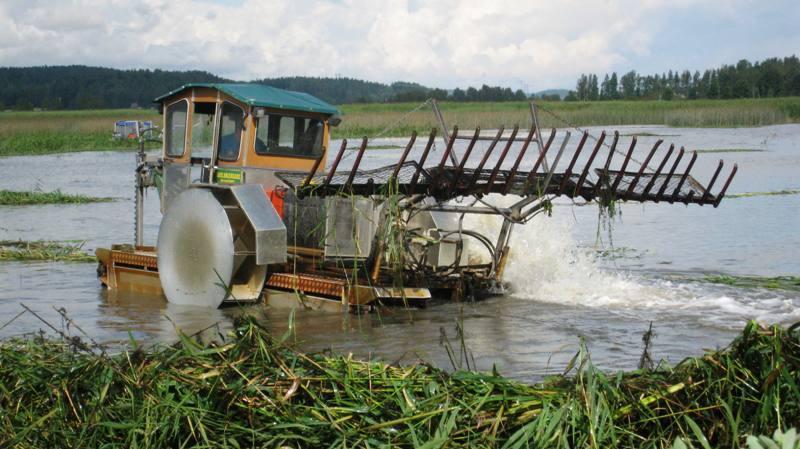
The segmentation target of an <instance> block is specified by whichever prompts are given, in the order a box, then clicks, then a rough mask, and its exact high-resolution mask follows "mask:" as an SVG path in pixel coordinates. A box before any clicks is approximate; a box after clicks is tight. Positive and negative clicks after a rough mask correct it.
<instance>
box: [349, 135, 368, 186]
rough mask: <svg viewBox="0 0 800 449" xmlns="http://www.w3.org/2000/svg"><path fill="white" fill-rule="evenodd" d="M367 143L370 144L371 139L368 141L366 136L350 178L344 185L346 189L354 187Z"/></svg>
mask: <svg viewBox="0 0 800 449" xmlns="http://www.w3.org/2000/svg"><path fill="white" fill-rule="evenodd" d="M367 143H369V139H367V136H364V139H363V140H362V141H361V148H359V149H358V154H356V160H355V162H353V167H352V168H351V169H350V176H348V177H347V182H345V183H344V186H345V187H350V186H352V184H353V179H354V178H355V177H356V171H358V166H359V165H361V158H362V157H363V156H364V151H365V150H366V149H367Z"/></svg>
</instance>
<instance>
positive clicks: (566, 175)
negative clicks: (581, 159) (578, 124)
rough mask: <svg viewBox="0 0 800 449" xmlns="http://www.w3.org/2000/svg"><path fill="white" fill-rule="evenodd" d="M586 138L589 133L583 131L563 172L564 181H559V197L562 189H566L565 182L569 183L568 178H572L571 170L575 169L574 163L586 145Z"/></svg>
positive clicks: (562, 191)
mask: <svg viewBox="0 0 800 449" xmlns="http://www.w3.org/2000/svg"><path fill="white" fill-rule="evenodd" d="M587 138H589V131H584V132H583V136H582V137H581V141H580V143H578V148H576V149H575V154H573V155H572V160H571V161H570V162H569V166H568V167H567V171H565V172H564V179H562V180H561V187H559V189H558V194H559V195H561V194H562V193H564V189H566V188H567V181H569V178H570V176H572V169H573V168H575V162H577V161H578V156H580V154H581V150H582V149H583V145H584V144H586V139H587Z"/></svg>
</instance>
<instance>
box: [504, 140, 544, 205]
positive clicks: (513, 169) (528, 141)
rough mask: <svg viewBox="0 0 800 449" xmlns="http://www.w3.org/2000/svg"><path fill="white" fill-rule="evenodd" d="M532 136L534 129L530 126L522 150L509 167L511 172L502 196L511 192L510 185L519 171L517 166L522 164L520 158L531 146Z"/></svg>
mask: <svg viewBox="0 0 800 449" xmlns="http://www.w3.org/2000/svg"><path fill="white" fill-rule="evenodd" d="M534 134H536V127H535V126H531V130H530V131H529V132H528V137H527V138H526V139H525V142H524V143H523V144H522V148H520V150H519V154H517V160H516V161H514V166H513V167H511V171H510V172H509V173H508V179H506V186H505V188H504V189H503V195H508V191H509V190H511V185H512V184H513V183H514V178H515V177H516V176H517V170H518V169H519V164H520V163H522V158H523V157H525V152H526V151H528V145H530V144H531V141H532V140H533V135H534Z"/></svg>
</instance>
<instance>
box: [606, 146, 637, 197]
mask: <svg viewBox="0 0 800 449" xmlns="http://www.w3.org/2000/svg"><path fill="white" fill-rule="evenodd" d="M635 147H636V136H633V139H631V146H630V148H628V154H626V155H625V160H623V161H622V167H620V169H619V173H617V177H616V179H614V184H613V185H612V186H611V191H612V192H616V191H617V187H618V186H619V183H620V181H622V177H623V176H624V175H625V169H626V168H628V163H629V162H630V161H631V157H633V149H634V148H635Z"/></svg>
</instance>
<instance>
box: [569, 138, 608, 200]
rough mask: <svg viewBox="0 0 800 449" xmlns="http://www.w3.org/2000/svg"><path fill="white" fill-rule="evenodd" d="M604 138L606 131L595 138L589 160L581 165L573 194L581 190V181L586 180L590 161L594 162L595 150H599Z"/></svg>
mask: <svg viewBox="0 0 800 449" xmlns="http://www.w3.org/2000/svg"><path fill="white" fill-rule="evenodd" d="M605 140H606V132H605V131H603V132H601V133H600V138H599V139H597V143H596V144H595V146H594V150H592V154H591V156H589V161H588V162H586V166H584V167H583V171H582V172H581V177H580V178H578V184H576V185H575V195H578V194H579V193H580V191H581V187H582V186H583V182H584V181H586V176H588V175H589V169H590V168H591V166H592V162H594V158H595V157H596V156H597V152H598V151H600V147H601V146H603V141H605Z"/></svg>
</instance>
